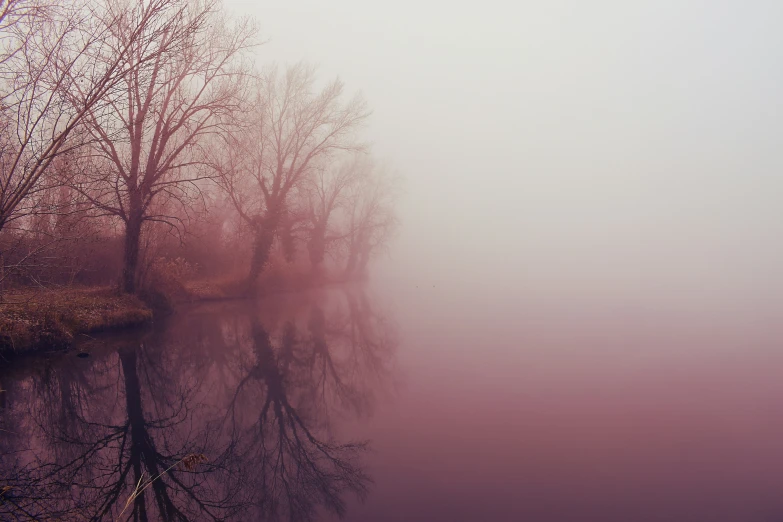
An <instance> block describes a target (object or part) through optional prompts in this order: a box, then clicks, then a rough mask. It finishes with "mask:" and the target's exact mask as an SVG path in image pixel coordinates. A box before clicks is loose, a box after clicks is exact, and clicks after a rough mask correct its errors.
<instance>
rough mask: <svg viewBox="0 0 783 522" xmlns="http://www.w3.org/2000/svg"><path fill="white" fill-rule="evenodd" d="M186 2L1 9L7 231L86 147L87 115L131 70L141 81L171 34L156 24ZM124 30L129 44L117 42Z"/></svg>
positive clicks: (27, 1) (17, 3)
mask: <svg viewBox="0 0 783 522" xmlns="http://www.w3.org/2000/svg"><path fill="white" fill-rule="evenodd" d="M180 3H181V2H180V0H152V1H149V2H143V1H138V2H132V1H128V2H108V3H96V2H92V3H85V4H79V3H72V4H64V5H63V4H57V3H53V2H52V3H46V4H45V3H42V2H40V3H39V2H37V0H6V1H5V2H2V4H1V5H2V11H0V42H2V46H1V47H0V231H2V229H3V228H4V227H5V226H6V225H7V224H8V223H9V222H11V221H13V220H15V219H19V218H21V217H24V216H26V215H28V214H29V213H30V212H31V211H32V209H33V208H34V206H35V197H34V196H35V195H36V193H37V192H38V191H40V190H42V189H43V188H44V187H42V180H43V178H44V175H45V173H46V172H47V169H48V168H49V166H50V165H51V163H52V161H53V160H54V158H55V157H57V156H58V155H61V154H64V153H65V152H67V151H68V150H71V149H72V148H73V147H76V146H78V145H79V144H80V143H81V142H80V140H72V137H73V134H74V130H75V129H76V128H77V127H78V125H80V123H81V122H82V121H83V120H84V118H85V116H86V115H88V114H90V113H91V112H93V111H95V110H96V109H97V108H98V107H99V106H100V105H101V104H103V103H105V102H107V100H111V98H112V97H113V95H114V93H115V89H116V87H117V85H118V83H119V82H120V81H121V80H122V79H123V78H124V77H125V76H126V75H128V74H129V73H130V72H131V71H136V72H137V74H141V68H143V67H144V66H145V65H146V64H147V63H148V62H149V60H150V59H151V57H152V56H153V55H154V54H155V53H156V52H157V51H158V49H153V42H155V41H156V39H157V37H158V35H159V33H160V32H161V31H163V32H165V31H167V30H168V28H167V27H165V26H164V25H161V24H158V23H156V21H158V20H159V19H160V17H161V16H163V15H164V14H167V13H170V12H171V11H176V10H177V9H178V8H181V6H179V5H178V4H180ZM120 27H122V28H124V30H125V34H126V36H127V37H126V38H125V40H124V41H122V42H118V41H114V40H112V39H111V38H110V35H111V34H112V33H113V32H115V31H117V30H118V28H120ZM135 50H141V51H142V52H140V53H137V52H135ZM132 54H133V56H132ZM131 58H132V59H131Z"/></svg>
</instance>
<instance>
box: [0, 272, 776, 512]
mask: <svg viewBox="0 0 783 522" xmlns="http://www.w3.org/2000/svg"><path fill="white" fill-rule="evenodd" d="M462 290H463V289H460V287H458V286H454V287H446V288H444V287H441V286H440V285H438V284H431V282H425V281H418V282H411V281H406V282H404V283H398V284H396V285H386V286H384V285H373V286H372V287H368V288H363V287H346V288H340V287H337V288H330V289H328V290H321V291H314V292H309V293H303V294H290V295H283V296H275V297H270V298H268V299H264V300H261V301H259V302H241V301H238V302H220V303H209V304H203V305H199V306H194V307H191V308H188V309H184V310H182V311H180V312H179V313H178V314H176V315H175V316H173V317H171V318H169V319H168V320H167V321H165V322H163V323H161V324H157V325H155V326H154V327H152V328H148V329H145V330H140V331H134V332H126V333H124V334H121V335H107V336H100V337H97V338H95V339H87V340H85V342H83V343H81V344H80V347H79V348H80V350H81V351H83V352H86V353H89V357H86V358H78V357H76V354H75V352H69V353H67V354H59V355H53V356H51V357H49V358H47V359H46V360H45V361H40V360H38V361H22V362H20V363H15V364H13V365H5V367H4V368H3V370H2V373H0V385H1V386H0V387H2V389H4V390H5V391H4V392H3V393H0V398H1V400H2V402H0V408H2V409H0V423H1V424H0V429H2V430H3V431H2V432H0V470H2V474H1V475H0V486H4V485H7V486H8V488H7V489H6V491H5V492H4V493H3V503H2V506H1V507H0V515H2V518H3V519H9V520H14V519H23V520H24V519H25V517H26V518H28V519H44V520H45V519H47V517H49V519H52V520H83V519H87V520H116V519H123V520H124V519H129V520H275V519H280V520H331V519H333V518H338V517H339V516H342V517H344V518H345V519H347V520H351V521H356V522H358V521H374V520H378V521H409V520H422V521H424V520H444V521H446V520H448V521H459V520H465V521H468V520H497V521H505V520H508V521H516V520H532V521H571V520H573V521H583V520H596V521H618V522H620V521H628V520H634V521H637V520H641V521H648V520H649V521H691V520H692V521H726V522H728V521H736V522H753V521H772V520H781V519H783V500H781V498H783V497H782V496H781V494H780V490H781V486H782V485H783V466H782V465H781V464H783V451H782V450H781V447H782V446H783V445H782V444H781V442H780V441H781V440H783V420H782V419H783V411H781V409H782V408H781V398H783V379H781V378H780V377H781V371H780V368H781V362H783V355H781V353H780V350H779V340H780V337H779V335H778V330H777V326H776V323H775V322H774V321H769V320H768V319H765V317H766V316H763V315H759V314H754V313H751V312H752V311H744V312H742V313H740V312H738V311H736V310H734V311H732V313H725V311H723V312H721V311H714V310H713V311H710V312H705V313H701V314H695V313H692V312H688V311H683V310H679V311H678V310H672V309H656V308H654V307H653V308H639V307H636V308H634V307H629V306H626V307H619V308H611V307H603V308H602V307H601V306H592V307H591V306H584V305H582V304H580V303H567V302H557V301H550V302H548V303H547V302H544V301H541V300H536V299H535V298H530V299H520V298H518V297H514V296H511V295H507V296H505V297H504V296H502V295H501V294H498V293H495V294H482V293H481V292H472V293H469V294H468V293H463V292H462ZM153 478H154V479H155V480H152V481H150V479H153ZM138 484H141V485H142V486H140V487H137V485H138ZM134 488H136V489H137V490H139V489H141V491H140V492H138V494H137V495H136V496H135V497H134V495H133V491H134ZM129 499H130V500H129Z"/></svg>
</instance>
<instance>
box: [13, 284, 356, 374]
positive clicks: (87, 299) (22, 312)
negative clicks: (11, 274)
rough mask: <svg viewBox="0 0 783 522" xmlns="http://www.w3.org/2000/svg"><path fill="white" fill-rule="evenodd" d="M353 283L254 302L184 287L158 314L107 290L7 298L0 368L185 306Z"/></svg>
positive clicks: (211, 288) (270, 288) (279, 288)
mask: <svg viewBox="0 0 783 522" xmlns="http://www.w3.org/2000/svg"><path fill="white" fill-rule="evenodd" d="M354 281H355V280H351V279H345V280H344V279H335V280H332V279H319V280H315V279H312V278H306V279H304V280H300V281H297V282H296V283H294V282H293V281H285V282H282V281H277V282H276V283H277V284H274V285H265V284H261V285H260V286H259V288H258V290H257V292H256V293H255V296H253V295H250V294H249V293H248V292H246V291H240V290H239V289H238V288H237V286H236V285H232V286H233V288H225V287H223V286H222V285H214V284H212V283H211V282H209V281H203V280H197V281H192V282H189V283H188V284H185V285H183V287H182V290H183V292H181V293H179V295H177V296H172V298H171V299H170V302H169V303H168V305H167V306H164V307H160V308H158V307H155V306H151V305H150V304H149V301H148V302H145V301H144V300H143V299H142V298H141V297H139V296H135V295H128V294H119V293H118V292H117V291H116V289H114V288H110V287H68V288H54V289H45V290H29V289H25V290H21V291H18V292H8V293H6V294H5V295H4V296H3V301H2V302H0V362H8V361H10V360H11V359H15V358H18V357H21V356H37V355H44V354H47V353H51V352H63V351H67V350H69V349H71V348H73V346H74V343H75V342H76V340H77V338H78V337H79V336H83V335H89V334H95V333H100V332H112V331H122V330H129V329H133V328H139V327H142V326H145V325H148V324H150V323H152V322H153V321H154V319H155V317H156V316H160V315H164V316H165V315H169V314H171V313H175V312H176V311H177V310H178V309H180V308H183V307H187V306H189V305H197V304H199V303H219V302H227V301H234V300H241V299H248V298H250V299H253V298H265V297H269V296H274V295H279V294H285V293H288V292H302V291H308V290H312V289H316V288H321V287H326V286H331V285H335V284H344V283H350V282H354Z"/></svg>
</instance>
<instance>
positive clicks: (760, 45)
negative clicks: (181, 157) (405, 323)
mask: <svg viewBox="0 0 783 522" xmlns="http://www.w3.org/2000/svg"><path fill="white" fill-rule="evenodd" d="M226 6H227V7H228V8H229V9H230V10H231V11H232V12H234V13H237V14H240V13H246V14H251V15H253V16H254V17H256V18H257V20H258V21H259V22H260V25H261V29H262V35H263V37H264V38H267V39H269V42H268V43H267V44H266V45H264V46H262V47H261V48H260V49H259V63H262V64H263V63H266V62H271V61H277V62H280V63H286V62H293V61H297V60H306V61H310V62H314V63H317V64H319V65H320V71H321V73H322V74H323V75H324V76H325V77H332V76H336V75H339V76H340V77H341V78H342V79H343V80H344V81H345V82H346V84H347V87H348V90H349V91H351V92H353V91H361V92H362V93H363V94H364V95H365V97H366V98H367V100H368V102H369V103H370V105H371V107H372V108H373V110H374V114H373V117H372V119H371V122H370V126H369V128H368V131H367V132H368V135H369V137H370V139H371V140H372V141H373V142H374V143H375V145H374V151H375V153H376V155H378V156H379V157H381V158H386V159H389V160H391V161H392V162H393V164H394V165H395V166H396V167H397V169H398V170H399V171H400V172H401V173H402V174H404V175H405V177H406V178H407V181H406V191H407V195H406V196H405V198H404V200H403V202H402V203H401V205H400V210H401V214H402V220H403V229H402V231H401V234H400V237H399V239H398V240H397V242H396V243H395V246H394V251H393V258H392V259H393V261H394V263H393V264H390V265H389V266H390V268H388V269H389V270H400V271H410V270H411V269H413V268H415V269H416V270H418V271H419V273H420V274H423V275H424V277H431V278H434V279H437V278H440V280H445V278H447V277H451V278H453V277H454V276H455V275H459V277H462V278H469V279H475V278H481V277H486V278H495V279H497V280H499V278H500V277H501V276H502V277H503V278H504V279H505V280H509V281H512V282H514V283H519V284H520V285H522V284H524V285H528V288H532V287H536V286H537V287H540V288H549V289H550V290H551V289H552V288H554V287H557V288H559V289H560V290H563V289H565V288H571V289H579V290H596V289H601V291H602V292H604V293H605V294H607V295H612V292H615V293H616V294H618V295H619V294H622V293H624V292H627V291H628V289H631V291H636V290H640V289H644V290H645V291H650V292H653V293H655V292H658V293H659V294H660V295H661V296H663V297H666V298H667V299H671V298H676V299H680V300H682V299H687V297H689V296H690V297H695V298H697V299H701V300H704V299H705V298H707V299H708V298H711V297H715V298H722V299H724V300H726V298H727V297H728V296H734V297H738V298H740V299H751V298H752V299H756V298H760V297H761V298H765V296H766V297H770V296H773V295H776V294H780V293H781V292H780V290H781V289H782V288H783V281H782V279H783V278H781V277H780V267H781V266H783V265H782V262H783V248H782V247H781V237H783V220H782V219H781V218H782V217H783V205H781V200H783V197H782V196H783V190H782V189H783V181H781V166H783V165H782V164H783V158H782V156H781V148H780V145H779V142H780V139H781V136H783V132H782V131H783V128H782V127H783V123H782V122H783V118H781V112H782V109H783V107H782V106H781V105H782V103H781V101H782V100H783V96H781V93H783V69H782V68H781V67H780V65H781V63H783V60H781V58H783V33H782V32H780V30H779V27H778V26H779V23H780V20H781V19H782V18H783V4H781V3H780V2H772V1H752V2H739V1H734V2H728V1H726V2H723V1H710V2H707V1H703V2H696V1H690V2H687V1H644V2H623V1H594V2H584V1H568V2H567V1H546V2H544V1H536V2H529V1H528V2H518V3H517V2H499V1H485V2H471V3H464V2H445V1H442V2H432V1H430V2H426V1H425V2H418V1H417V2H413V1H403V2H390V3H389V2H387V3H378V2H367V1H359V0H334V1H329V2H323V1H316V0H297V1H295V2H291V1H281V0H263V1H260V2H255V1H254V2H249V1H241V0H227V1H226ZM563 291H565V290H563Z"/></svg>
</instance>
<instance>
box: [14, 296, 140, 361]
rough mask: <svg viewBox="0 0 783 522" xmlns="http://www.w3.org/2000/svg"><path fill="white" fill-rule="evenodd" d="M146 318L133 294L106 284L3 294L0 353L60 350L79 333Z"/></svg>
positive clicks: (128, 324)
mask: <svg viewBox="0 0 783 522" xmlns="http://www.w3.org/2000/svg"><path fill="white" fill-rule="evenodd" d="M151 319H152V310H151V309H150V308H149V307H148V306H146V305H145V304H144V303H143V302H142V301H141V300H140V299H139V298H138V297H136V296H131V295H120V294H118V293H117V292H116V291H115V290H113V289H111V288H63V289H46V290H45V291H33V290H24V291H20V292H12V293H10V292H9V293H7V294H5V295H4V296H3V302H1V303H0V355H2V356H14V355H19V354H23V353H31V352H40V351H47V350H57V349H64V348H67V347H69V346H71V344H72V343H73V341H74V339H75V338H76V337H77V336H79V335H84V334H90V333H95V332H100V331H105V330H113V329H119V328H128V327H132V326H138V325H141V324H144V323H146V322H148V321H150V320H151Z"/></svg>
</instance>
